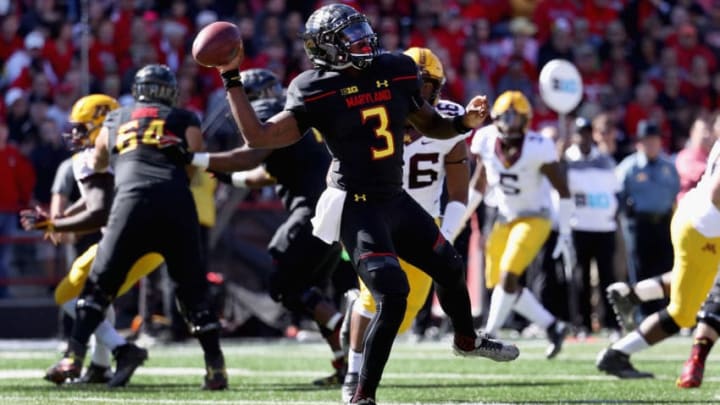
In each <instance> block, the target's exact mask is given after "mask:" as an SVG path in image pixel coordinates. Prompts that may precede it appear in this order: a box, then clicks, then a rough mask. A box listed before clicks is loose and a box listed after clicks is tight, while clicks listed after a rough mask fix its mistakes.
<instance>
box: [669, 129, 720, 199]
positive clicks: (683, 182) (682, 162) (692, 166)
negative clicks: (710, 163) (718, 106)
mask: <svg viewBox="0 0 720 405" xmlns="http://www.w3.org/2000/svg"><path fill="white" fill-rule="evenodd" d="M718 130H720V115H719V116H717V117H716V118H715V122H714V124H713V130H712V131H711V129H710V128H709V123H708V122H707V121H706V120H705V119H703V118H697V119H695V122H693V125H692V128H691V129H690V139H689V140H688V144H687V146H686V147H685V148H684V149H683V150H681V151H680V153H678V155H677V159H675V168H677V171H678V175H679V176H680V192H679V193H678V195H677V200H676V201H678V202H679V201H680V199H682V197H683V196H684V195H685V194H686V193H687V192H688V191H690V190H691V189H692V188H693V187H695V185H696V184H697V183H698V182H699V181H700V177H702V175H703V173H704V172H705V166H706V164H707V158H708V155H709V154H710V149H712V146H713V143H714V142H715V136H714V135H713V132H714V131H718Z"/></svg>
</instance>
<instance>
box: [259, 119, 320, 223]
mask: <svg viewBox="0 0 720 405" xmlns="http://www.w3.org/2000/svg"><path fill="white" fill-rule="evenodd" d="M329 166H330V154H329V153H328V151H327V148H326V147H325V144H324V143H323V139H322V137H320V135H319V134H316V133H309V134H307V135H306V136H304V137H303V138H302V139H301V140H300V141H299V142H297V143H295V144H293V145H290V146H288V147H286V148H280V149H276V150H273V152H272V153H271V154H270V156H268V157H267V159H265V170H267V172H268V173H270V175H272V176H273V177H274V178H275V179H277V182H278V195H279V196H280V198H282V201H283V204H284V205H285V208H286V209H288V210H291V209H293V208H296V207H297V206H300V205H303V206H308V207H312V208H315V205H316V204H317V201H318V199H319V198H320V194H322V192H323V191H324V190H325V188H326V187H327V181H326V179H325V178H326V177H327V176H326V175H327V172H328V167H329Z"/></svg>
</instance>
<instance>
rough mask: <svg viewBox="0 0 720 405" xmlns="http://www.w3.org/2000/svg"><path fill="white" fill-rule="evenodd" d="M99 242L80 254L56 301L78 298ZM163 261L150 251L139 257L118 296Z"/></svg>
mask: <svg viewBox="0 0 720 405" xmlns="http://www.w3.org/2000/svg"><path fill="white" fill-rule="evenodd" d="M97 249H98V245H97V243H96V244H94V245H92V246H90V247H89V248H88V249H87V250H86V251H85V252H84V253H83V254H82V255H80V256H79V257H78V258H77V259H75V261H74V262H73V264H72V267H71V268H70V272H68V275H67V276H65V278H63V279H62V281H60V284H58V286H57V288H56V289H55V302H56V303H57V304H58V305H62V304H64V303H66V302H67V301H70V300H71V299H73V298H77V297H78V296H79V295H80V292H81V291H82V289H83V286H84V285H85V280H87V278H88V275H89V274H90V268H91V267H92V264H93V261H94V260H95V255H96V254H97ZM162 263H163V257H162V256H160V255H159V254H157V253H148V254H146V255H144V256H142V257H141V258H139V259H138V260H137V261H136V262H135V264H133V266H132V267H131V268H130V271H129V272H128V274H127V277H126V278H125V282H124V283H123V284H122V286H121V287H120V290H118V296H121V295H123V294H125V293H126V292H128V290H130V288H132V286H134V285H135V283H137V282H138V281H139V280H140V279H141V278H143V277H145V276H147V275H148V274H150V273H152V272H153V271H154V270H155V269H157V268H158V267H160V265H161V264H162Z"/></svg>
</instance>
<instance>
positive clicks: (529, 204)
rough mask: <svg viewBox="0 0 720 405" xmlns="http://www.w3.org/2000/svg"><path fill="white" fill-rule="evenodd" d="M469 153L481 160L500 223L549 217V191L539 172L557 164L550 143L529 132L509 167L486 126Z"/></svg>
mask: <svg viewBox="0 0 720 405" xmlns="http://www.w3.org/2000/svg"><path fill="white" fill-rule="evenodd" d="M470 151H471V152H472V153H474V154H476V155H478V156H479V158H480V159H482V163H483V165H484V166H485V173H486V175H487V190H493V193H494V194H493V195H494V197H495V199H496V200H497V205H498V210H499V214H500V216H499V220H500V221H502V222H511V221H513V220H515V219H517V218H521V217H544V218H549V217H550V198H549V196H548V191H549V189H548V188H547V187H544V186H543V178H544V175H543V174H542V172H540V168H541V167H542V166H543V165H545V164H546V163H551V162H555V161H557V152H556V151H555V145H554V144H553V142H552V140H550V139H548V138H545V137H542V136H540V135H539V134H537V133H535V132H532V131H528V132H527V133H526V134H525V137H524V138H523V141H522V144H521V147H520V151H519V154H520V156H519V157H518V158H517V160H515V162H513V163H512V164H510V163H509V162H508V164H506V163H505V159H504V158H502V157H501V155H500V132H499V131H498V129H497V127H495V125H488V126H486V127H483V128H481V129H480V130H478V132H477V133H476V134H475V138H473V141H472V145H471V147H470Z"/></svg>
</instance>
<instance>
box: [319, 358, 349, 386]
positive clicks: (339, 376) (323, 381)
mask: <svg viewBox="0 0 720 405" xmlns="http://www.w3.org/2000/svg"><path fill="white" fill-rule="evenodd" d="M331 364H332V366H333V368H334V369H335V372H334V373H332V374H330V375H329V376H327V377H323V378H318V379H317V380H315V381H313V385H314V386H316V387H339V386H340V385H342V383H343V381H345V374H346V373H347V361H345V357H340V358H337V359H335V360H333V361H332V362H331Z"/></svg>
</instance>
